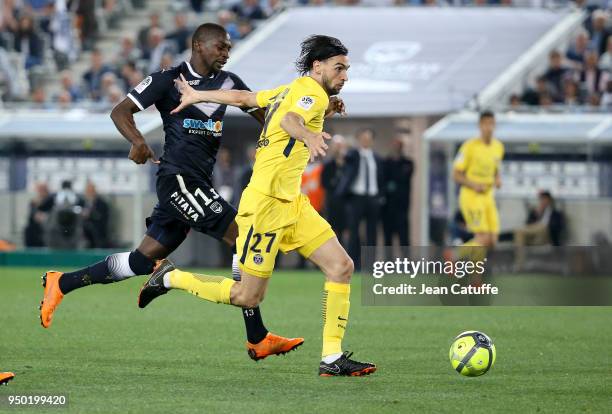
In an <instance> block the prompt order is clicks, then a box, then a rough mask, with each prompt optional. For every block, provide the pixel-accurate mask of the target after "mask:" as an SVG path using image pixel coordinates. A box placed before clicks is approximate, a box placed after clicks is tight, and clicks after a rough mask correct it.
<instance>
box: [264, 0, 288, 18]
mask: <svg viewBox="0 0 612 414" xmlns="http://www.w3.org/2000/svg"><path fill="white" fill-rule="evenodd" d="M284 8H285V4H284V2H283V0H268V1H267V2H266V4H265V6H264V13H265V15H266V16H267V17H270V16H272V15H274V14H276V13H278V12H280V11H282V10H283V9H284Z"/></svg>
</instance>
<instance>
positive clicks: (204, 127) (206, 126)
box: [183, 118, 223, 136]
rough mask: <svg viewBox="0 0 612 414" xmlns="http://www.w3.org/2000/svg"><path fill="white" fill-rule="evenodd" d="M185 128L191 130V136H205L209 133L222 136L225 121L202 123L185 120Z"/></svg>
mask: <svg viewBox="0 0 612 414" xmlns="http://www.w3.org/2000/svg"><path fill="white" fill-rule="evenodd" d="M183 128H187V129H189V133H190V134H203V133H206V132H207V131H208V132H212V133H213V135H214V136H221V131H223V121H213V120H212V119H209V120H208V121H206V122H204V121H200V120H199V119H190V118H187V119H183Z"/></svg>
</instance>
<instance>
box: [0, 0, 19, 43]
mask: <svg viewBox="0 0 612 414" xmlns="http://www.w3.org/2000/svg"><path fill="white" fill-rule="evenodd" d="M15 1H16V0H4V1H3V2H2V4H0V34H2V32H3V31H5V32H16V31H17V30H18V28H19V23H18V22H17V7H16V5H15ZM0 47H4V48H8V44H7V41H6V39H4V38H3V37H0Z"/></svg>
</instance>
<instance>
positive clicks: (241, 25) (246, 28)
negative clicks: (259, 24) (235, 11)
mask: <svg viewBox="0 0 612 414" xmlns="http://www.w3.org/2000/svg"><path fill="white" fill-rule="evenodd" d="M252 31H253V25H252V24H251V22H250V20H246V19H242V20H240V21H239V22H238V35H239V36H240V39H244V38H245V37H247V36H248V35H249V34H250V33H251V32H252Z"/></svg>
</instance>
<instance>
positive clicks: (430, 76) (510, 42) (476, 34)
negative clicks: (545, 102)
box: [226, 7, 581, 117]
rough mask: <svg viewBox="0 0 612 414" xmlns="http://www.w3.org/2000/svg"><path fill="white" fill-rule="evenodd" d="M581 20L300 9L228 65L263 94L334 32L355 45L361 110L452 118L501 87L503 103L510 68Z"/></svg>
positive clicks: (479, 12)
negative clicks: (311, 40) (314, 42)
mask: <svg viewBox="0 0 612 414" xmlns="http://www.w3.org/2000/svg"><path fill="white" fill-rule="evenodd" d="M580 21H581V13H580V12H571V11H567V10H566V11H552V10H545V9H534V8H529V9H521V8H456V7H453V8H429V7H423V8H410V7H317V8H296V9H289V10H287V11H285V12H284V13H281V14H280V15H278V16H276V17H275V18H274V19H272V20H271V21H270V22H269V23H266V24H264V25H262V27H260V28H259V29H258V30H257V31H256V32H255V33H254V34H253V35H252V36H251V37H250V38H249V39H247V40H246V41H244V42H243V43H241V44H239V45H238V47H237V49H236V50H235V51H234V52H233V54H232V57H231V59H230V61H229V62H228V65H227V66H226V68H227V69H228V70H231V71H233V72H236V73H237V74H239V76H241V77H242V78H243V80H244V81H245V82H246V83H247V84H248V85H249V86H250V87H251V88H253V89H254V90H261V89H270V88H273V87H276V86H278V85H281V84H283V83H288V82H290V81H291V80H292V79H294V78H295V77H296V76H297V73H296V71H295V68H294V63H293V62H294V61H295V59H296V57H297V55H298V53H299V44H300V42H301V41H302V40H303V39H304V38H306V37H307V36H309V35H311V34H313V33H322V34H328V35H331V36H336V37H338V38H339V39H341V40H342V41H343V42H344V43H345V44H346V46H347V47H348V48H349V58H350V60H351V68H350V70H349V82H348V83H347V84H346V85H345V87H344V89H343V91H342V93H341V96H342V97H343V98H344V100H345V102H346V103H347V111H348V113H349V114H350V115H351V116H362V117H365V116H367V117H372V116H379V117H380V116H404V115H429V114H445V113H449V112H452V111H456V110H458V109H462V108H464V107H465V106H466V104H467V103H468V102H469V101H470V100H471V99H472V98H474V96H475V95H477V94H479V93H480V92H482V91H485V90H487V88H488V87H490V86H491V85H496V87H495V88H493V89H492V90H491V91H489V92H490V93H488V94H487V96H488V98H489V99H494V92H495V91H498V90H501V89H503V88H502V86H503V84H504V83H508V82H515V81H516V79H511V78H510V77H508V76H507V75H505V76H504V74H507V73H508V71H510V72H512V69H513V68H515V69H517V68H520V67H524V66H525V64H526V63H528V62H526V57H527V58H529V56H532V57H534V56H535V55H536V53H534V52H536V51H539V53H537V54H538V55H539V56H542V53H544V54H546V51H547V50H549V49H550V48H551V47H553V43H554V42H555V41H558V39H559V38H560V37H562V36H563V35H566V34H567V33H568V32H569V31H570V30H573V29H574V28H575V27H576V25H577V24H579V23H580ZM542 41H544V42H545V43H546V44H547V45H548V49H546V48H544V49H543V48H542V47H541V46H542ZM489 89H490V88H489ZM491 93H493V95H491Z"/></svg>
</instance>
